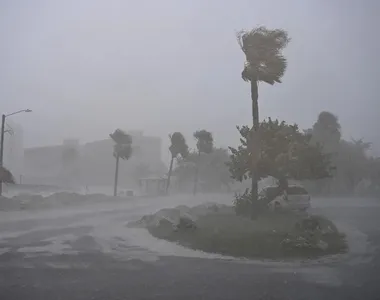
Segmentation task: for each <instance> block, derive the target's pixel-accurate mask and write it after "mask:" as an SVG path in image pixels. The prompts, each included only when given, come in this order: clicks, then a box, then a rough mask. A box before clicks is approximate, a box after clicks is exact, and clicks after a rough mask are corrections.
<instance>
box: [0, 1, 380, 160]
mask: <svg viewBox="0 0 380 300" xmlns="http://www.w3.org/2000/svg"><path fill="white" fill-rule="evenodd" d="M379 6H380V4H379V3H378V2H376V1H372V0H370V1H365V2H355V1H333V2H330V1H317V0H313V1H296V0H294V1H280V0H271V1H264V2H263V1H252V0H250V1H247V0H236V1H226V0H223V1H221V0H219V1H216V0H210V1H200V0H194V1H174V0H162V1H153V0H151V1H147V0H144V1H121V0H119V1H118V0H112V1H100V0H82V1H74V0H67V1H43V0H35V1H2V2H1V4H0V37H1V40H2V46H1V48H0V63H1V66H2V67H1V69H0V106H1V110H2V112H12V111H15V110H18V109H24V108H31V109H33V113H32V114H25V115H22V116H21V115H19V116H17V117H16V116H14V117H12V120H9V122H11V121H13V122H17V123H18V124H20V125H21V126H22V127H23V130H22V131H23V136H24V145H25V146H26V147H42V146H49V145H61V144H62V143H63V140H64V139H78V140H79V142H80V144H81V145H85V144H86V143H89V142H93V141H100V140H103V139H107V138H108V135H109V133H111V132H112V131H113V130H115V129H116V128H122V129H125V130H127V131H128V130H142V131H143V132H144V135H146V136H155V137H160V138H161V139H162V146H161V151H162V155H161V156H162V159H163V161H164V162H165V163H167V160H168V151H167V147H168V143H169V140H168V138H167V136H168V134H169V133H171V132H173V131H181V132H183V133H184V135H185V136H186V138H187V139H188V140H189V144H190V146H192V147H194V142H193V140H192V133H193V132H194V131H195V130H197V129H202V128H205V129H207V130H210V131H211V132H213V134H214V137H215V144H216V146H227V145H231V144H234V143H236V142H237V141H238V133H237V131H236V128H235V125H237V124H250V122H251V112H250V95H249V85H248V84H246V83H244V82H243V81H242V80H241V78H240V73H241V69H242V67H243V62H244V57H243V54H242V53H241V50H240V49H239V46H238V44H237V42H236V37H235V31H236V30H239V29H242V28H251V27H254V26H256V25H259V24H264V25H266V26H268V27H270V28H272V27H281V28H284V29H286V30H287V31H288V32H289V34H290V36H291V37H292V41H291V43H290V44H289V47H288V48H287V49H286V52H285V54H286V56H287V58H288V62H289V68H288V71H287V73H286V74H285V76H284V78H283V83H282V84H279V85H276V86H273V87H272V86H267V85H262V86H260V99H259V105H260V114H261V118H266V117H269V116H271V117H274V118H277V117H278V118H280V119H284V120H286V121H289V122H291V123H293V122H296V123H298V124H299V125H300V126H301V127H302V128H310V127H311V126H312V124H313V123H314V122H315V120H316V118H317V115H318V113H319V112H320V111H322V110H328V111H331V112H333V113H335V114H337V115H338V116H339V120H340V123H341V125H342V129H343V136H344V137H345V138H350V137H355V138H364V139H365V140H368V141H372V142H373V143H374V146H373V150H372V151H373V153H376V154H378V155H380V150H379V149H380V136H379V134H378V128H380V123H379V122H380V121H379V117H378V115H379V111H380V104H379V101H378V95H379V89H380V87H379V84H378V78H380V74H379V72H380V62H379V60H378V58H377V57H378V51H377V50H378V48H379V44H378V43H379V42H378V41H377V40H375V39H374V36H376V33H375V30H376V28H377V27H378V26H379V23H380V21H378V20H377V19H376V18H377V15H378V12H379ZM111 151H112V150H111V149H110V156H111V155H112V152H111ZM110 159H112V156H111V157H110Z"/></svg>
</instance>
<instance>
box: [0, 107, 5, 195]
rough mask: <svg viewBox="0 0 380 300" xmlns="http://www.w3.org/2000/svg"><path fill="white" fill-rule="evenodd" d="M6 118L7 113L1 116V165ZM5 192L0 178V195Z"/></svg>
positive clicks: (1, 165) (1, 163) (0, 164)
mask: <svg viewBox="0 0 380 300" xmlns="http://www.w3.org/2000/svg"><path fill="white" fill-rule="evenodd" d="M5 118H6V115H4V114H3V115H2V116H1V141H0V143H1V145H0V147H1V149H0V167H3V157H4V133H5ZM2 194H3V181H2V180H1V178H0V196H1V195H2Z"/></svg>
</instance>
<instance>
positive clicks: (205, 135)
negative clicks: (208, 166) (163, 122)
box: [193, 129, 214, 195]
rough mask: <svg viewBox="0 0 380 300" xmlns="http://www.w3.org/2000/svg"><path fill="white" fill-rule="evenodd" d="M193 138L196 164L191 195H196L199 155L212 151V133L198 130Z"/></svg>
mask: <svg viewBox="0 0 380 300" xmlns="http://www.w3.org/2000/svg"><path fill="white" fill-rule="evenodd" d="M194 138H195V139H196V141H197V150H198V162H197V165H196V168H195V176H194V191H193V194H194V195H195V194H196V193H197V185H198V173H199V163H200V156H201V153H206V154H208V153H211V152H212V150H213V149H214V138H213V137H212V133H211V132H209V131H207V130H204V129H203V130H199V131H196V132H194Z"/></svg>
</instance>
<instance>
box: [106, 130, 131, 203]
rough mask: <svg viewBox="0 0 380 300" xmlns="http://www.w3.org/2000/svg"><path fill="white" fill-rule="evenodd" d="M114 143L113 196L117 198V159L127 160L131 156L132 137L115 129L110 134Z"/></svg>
mask: <svg viewBox="0 0 380 300" xmlns="http://www.w3.org/2000/svg"><path fill="white" fill-rule="evenodd" d="M110 137H111V139H112V140H113V141H114V142H115V145H114V149H113V156H114V157H115V158H116V168H115V184H114V196H115V197H116V196H117V181H118V177H119V159H120V158H121V159H124V160H128V159H129V158H130V157H131V155H132V137H131V136H130V135H129V134H126V133H125V132H124V131H123V130H121V129H116V130H115V131H114V132H113V133H111V134H110Z"/></svg>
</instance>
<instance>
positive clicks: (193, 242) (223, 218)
mask: <svg viewBox="0 0 380 300" xmlns="http://www.w3.org/2000/svg"><path fill="white" fill-rule="evenodd" d="M304 219H305V216H302V215H298V214H295V213H267V214H264V215H261V216H260V217H259V218H258V219H257V220H250V219H247V218H244V217H239V216H236V215H235V214H211V215H206V216H201V217H199V218H198V220H197V221H196V226H197V228H196V229H188V230H186V229H183V230H174V229H173V228H172V227H171V226H164V225H162V226H161V225H159V226H153V227H148V230H149V232H150V233H151V234H152V235H153V236H155V237H157V238H161V239H165V240H168V241H171V242H176V243H178V244H180V245H183V246H185V247H189V248H191V249H195V250H202V251H205V252H211V253H219V254H223V255H229V256H236V257H249V258H272V259H274V258H276V259H278V258H317V257H320V256H324V255H329V254H337V253H343V252H345V251H346V250H347V244H346V241H345V236H344V234H341V233H339V232H338V230H337V228H336V226H335V225H334V224H333V223H332V222H331V221H330V220H328V219H326V218H324V217H322V216H310V217H309V220H315V221H317V222H318V224H319V229H317V230H312V231H310V230H305V228H300V227H297V224H300V223H301V222H302V220H304ZM321 245H322V246H321Z"/></svg>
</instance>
